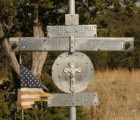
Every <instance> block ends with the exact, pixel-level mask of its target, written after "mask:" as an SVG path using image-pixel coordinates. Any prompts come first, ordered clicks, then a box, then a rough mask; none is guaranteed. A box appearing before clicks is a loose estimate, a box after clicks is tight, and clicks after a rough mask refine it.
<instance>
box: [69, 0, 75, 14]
mask: <svg viewBox="0 0 140 120" xmlns="http://www.w3.org/2000/svg"><path fill="white" fill-rule="evenodd" d="M69 14H75V0H69Z"/></svg>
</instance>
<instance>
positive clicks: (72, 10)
mask: <svg viewBox="0 0 140 120" xmlns="http://www.w3.org/2000/svg"><path fill="white" fill-rule="evenodd" d="M69 14H75V0H69ZM70 120H76V107H75V106H71V107H70Z"/></svg>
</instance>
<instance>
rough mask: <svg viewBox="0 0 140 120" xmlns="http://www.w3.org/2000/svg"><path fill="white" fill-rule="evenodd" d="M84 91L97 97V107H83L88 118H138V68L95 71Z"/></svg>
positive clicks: (113, 119) (139, 93)
mask: <svg viewBox="0 0 140 120" xmlns="http://www.w3.org/2000/svg"><path fill="white" fill-rule="evenodd" d="M86 91H88V92H97V93H98V97H99V105H98V106H97V107H87V108H84V109H86V111H88V119H89V120H140V70H132V71H128V70H126V69H118V70H105V71H102V72H101V71H96V72H95V75H94V80H93V82H92V83H91V84H90V86H89V87H88V89H87V90H86Z"/></svg>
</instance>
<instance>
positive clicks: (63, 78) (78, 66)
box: [52, 52, 94, 93]
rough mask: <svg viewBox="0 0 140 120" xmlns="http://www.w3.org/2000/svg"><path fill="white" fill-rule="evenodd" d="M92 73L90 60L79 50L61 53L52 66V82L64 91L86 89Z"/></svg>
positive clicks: (75, 91) (74, 91) (70, 91)
mask: <svg viewBox="0 0 140 120" xmlns="http://www.w3.org/2000/svg"><path fill="white" fill-rule="evenodd" d="M93 74H94V68H93V65H92V62H91V61H90V59H89V58H88V57H87V56H86V55H85V54H83V53H80V52H74V53H72V54H69V53H68V52H65V53H63V54H61V55H60V56H59V57H58V58H57V59H56V60H55V62H54V64H53V67H52V77H53V80H54V83H55V84H56V86H58V88H59V89H60V90H62V91H64V92H66V93H77V92H81V91H83V90H84V89H86V88H87V86H88V85H89V83H90V81H91V80H92V79H93Z"/></svg>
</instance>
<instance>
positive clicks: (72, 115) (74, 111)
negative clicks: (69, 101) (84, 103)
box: [70, 106, 76, 120]
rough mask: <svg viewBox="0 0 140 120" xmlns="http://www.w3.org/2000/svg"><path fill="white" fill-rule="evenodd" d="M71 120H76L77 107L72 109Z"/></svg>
mask: <svg viewBox="0 0 140 120" xmlns="http://www.w3.org/2000/svg"><path fill="white" fill-rule="evenodd" d="M70 120H76V107H74V106H73V107H70Z"/></svg>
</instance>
